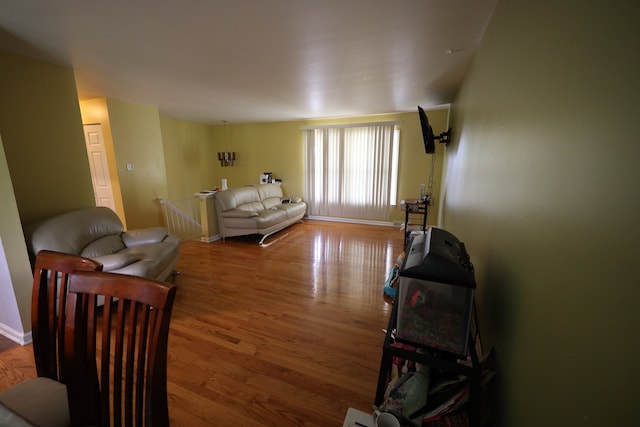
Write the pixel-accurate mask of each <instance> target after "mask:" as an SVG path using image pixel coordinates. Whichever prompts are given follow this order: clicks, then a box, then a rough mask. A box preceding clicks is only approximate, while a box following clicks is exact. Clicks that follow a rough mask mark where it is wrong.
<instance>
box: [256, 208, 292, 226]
mask: <svg viewBox="0 0 640 427" xmlns="http://www.w3.org/2000/svg"><path fill="white" fill-rule="evenodd" d="M285 219H287V213H286V212H285V211H283V210H280V209H278V208H273V209H265V210H263V211H261V212H260V214H259V215H258V218H256V221H257V224H258V229H262V228H268V227H271V226H273V225H276V224H280V223H281V222H282V221H283V220H285Z"/></svg>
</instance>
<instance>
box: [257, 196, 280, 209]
mask: <svg viewBox="0 0 640 427" xmlns="http://www.w3.org/2000/svg"><path fill="white" fill-rule="evenodd" d="M262 204H263V205H264V208H265V209H271V208H273V207H275V206H278V205H281V204H282V199H280V197H269V198H267V199H264V200H263V201H262Z"/></svg>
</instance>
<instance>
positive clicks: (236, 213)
mask: <svg viewBox="0 0 640 427" xmlns="http://www.w3.org/2000/svg"><path fill="white" fill-rule="evenodd" d="M254 216H258V212H256V211H245V210H242V209H232V210H230V211H225V212H222V217H223V218H251V217H254Z"/></svg>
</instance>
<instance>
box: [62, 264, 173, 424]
mask: <svg viewBox="0 0 640 427" xmlns="http://www.w3.org/2000/svg"><path fill="white" fill-rule="evenodd" d="M68 292H69V297H68V299H67V313H68V314H67V318H66V324H65V333H66V334H67V336H66V340H65V352H64V363H65V365H68V366H74V369H73V370H71V369H67V370H65V374H66V375H67V377H66V378H65V382H66V384H67V392H68V395H69V409H70V415H71V423H72V425H74V426H75V425H100V426H111V425H113V426H120V425H124V426H136V427H143V426H146V427H150V426H154V427H157V426H160V427H163V426H168V425H169V413H168V403H167V384H166V381H167V377H166V370H167V343H168V334H169V320H170V317H171V309H172V306H173V301H174V298H175V292H176V288H175V285H172V284H167V283H161V282H157V281H155V280H150V279H145V278H140V277H133V276H126V275H121V274H113V273H90V272H76V273H73V274H71V275H70V277H69V291H68ZM87 295H90V296H91V298H86V296H87ZM94 296H103V297H104V306H103V308H102V313H101V315H100V314H99V313H98V311H97V310H96V308H95V301H96V300H95V298H94ZM92 310H93V313H94V314H95V315H94V314H91V313H92ZM92 317H93V320H91V321H89V319H90V318H92ZM92 322H97V326H98V327H97V328H93V326H92V325H91V323H92ZM97 334H100V335H102V337H101V340H97V339H96V337H95V335H97ZM96 343H100V346H101V348H100V349H99V353H97V352H96V349H95V346H96ZM90 347H93V348H90ZM95 354H100V357H99V358H96V357H95ZM98 373H99V374H98ZM87 390H92V391H91V392H89V393H87V392H86V391H87ZM87 398H91V399H93V401H92V402H87V401H86V399H87Z"/></svg>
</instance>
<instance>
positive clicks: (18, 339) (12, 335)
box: [0, 323, 32, 345]
mask: <svg viewBox="0 0 640 427" xmlns="http://www.w3.org/2000/svg"><path fill="white" fill-rule="evenodd" d="M0 335H3V336H5V337H7V338H9V339H10V340H11V341H13V342H15V343H18V344H20V345H26V344H29V343H31V341H32V338H31V331H29V332H27V333H23V332H19V331H16V330H15V329H13V328H11V327H9V326H7V325H5V324H4V323H0Z"/></svg>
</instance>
